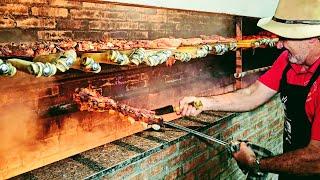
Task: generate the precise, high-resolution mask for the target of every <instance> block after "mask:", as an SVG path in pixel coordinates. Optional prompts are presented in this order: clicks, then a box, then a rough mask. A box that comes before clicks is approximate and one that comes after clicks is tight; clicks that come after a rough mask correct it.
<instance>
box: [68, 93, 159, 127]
mask: <svg viewBox="0 0 320 180" xmlns="http://www.w3.org/2000/svg"><path fill="white" fill-rule="evenodd" d="M73 100H74V101H75V102H76V103H77V104H78V105H79V106H80V111H93V112H105V111H117V112H119V113H121V114H123V115H124V116H126V117H128V119H129V120H130V119H131V118H133V120H138V121H142V122H145V123H147V124H161V123H162V121H163V119H162V118H161V117H160V116H156V115H155V114H154V112H152V111H149V110H146V109H138V108H134V107H131V106H128V105H125V104H120V103H118V102H116V101H115V100H113V99H111V98H108V97H104V96H102V95H100V94H99V93H98V92H97V91H96V90H94V89H91V88H82V89H77V90H76V92H75V93H74V94H73ZM131 120H132V119H131Z"/></svg>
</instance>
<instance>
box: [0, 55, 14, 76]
mask: <svg viewBox="0 0 320 180" xmlns="http://www.w3.org/2000/svg"><path fill="white" fill-rule="evenodd" d="M16 72H17V69H16V68H15V67H14V66H12V64H11V63H9V62H4V61H3V60H1V59H0V76H14V75H15V74H16Z"/></svg>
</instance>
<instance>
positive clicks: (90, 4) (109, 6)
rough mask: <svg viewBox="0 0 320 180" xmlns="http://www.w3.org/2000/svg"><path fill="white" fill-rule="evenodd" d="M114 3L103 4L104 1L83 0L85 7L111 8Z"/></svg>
mask: <svg viewBox="0 0 320 180" xmlns="http://www.w3.org/2000/svg"><path fill="white" fill-rule="evenodd" d="M113 6H114V5H113V4H110V3H108V4H102V3H91V2H83V3H82V7H83V8H84V9H110V8H112V7H113Z"/></svg>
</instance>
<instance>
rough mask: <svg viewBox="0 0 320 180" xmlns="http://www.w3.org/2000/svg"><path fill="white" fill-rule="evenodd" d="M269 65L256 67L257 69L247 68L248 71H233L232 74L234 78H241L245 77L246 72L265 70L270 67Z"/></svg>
mask: <svg viewBox="0 0 320 180" xmlns="http://www.w3.org/2000/svg"><path fill="white" fill-rule="evenodd" d="M270 68H271V66H266V67H262V68H257V69H252V70H249V71H244V72H241V73H234V74H233V76H234V77H235V78H243V77H245V76H246V75H248V74H253V73H256V72H262V71H266V70H268V69H270Z"/></svg>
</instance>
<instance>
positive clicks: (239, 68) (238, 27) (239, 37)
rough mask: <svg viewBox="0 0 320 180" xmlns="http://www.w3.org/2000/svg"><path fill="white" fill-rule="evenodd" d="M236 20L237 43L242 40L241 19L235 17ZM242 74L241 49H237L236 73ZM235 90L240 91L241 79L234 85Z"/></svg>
mask: <svg viewBox="0 0 320 180" xmlns="http://www.w3.org/2000/svg"><path fill="white" fill-rule="evenodd" d="M235 19H236V39H237V41H239V40H242V17H239V16H237V17H235ZM241 72H242V49H241V48H239V49H237V50H236V73H241ZM235 86H236V87H235V88H236V90H238V89H241V87H242V79H241V78H237V79H236V84H235Z"/></svg>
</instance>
